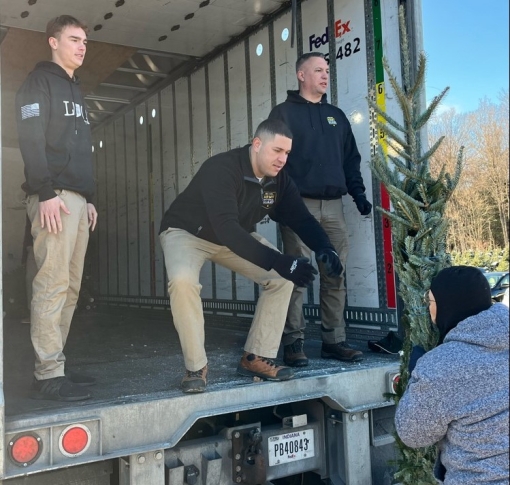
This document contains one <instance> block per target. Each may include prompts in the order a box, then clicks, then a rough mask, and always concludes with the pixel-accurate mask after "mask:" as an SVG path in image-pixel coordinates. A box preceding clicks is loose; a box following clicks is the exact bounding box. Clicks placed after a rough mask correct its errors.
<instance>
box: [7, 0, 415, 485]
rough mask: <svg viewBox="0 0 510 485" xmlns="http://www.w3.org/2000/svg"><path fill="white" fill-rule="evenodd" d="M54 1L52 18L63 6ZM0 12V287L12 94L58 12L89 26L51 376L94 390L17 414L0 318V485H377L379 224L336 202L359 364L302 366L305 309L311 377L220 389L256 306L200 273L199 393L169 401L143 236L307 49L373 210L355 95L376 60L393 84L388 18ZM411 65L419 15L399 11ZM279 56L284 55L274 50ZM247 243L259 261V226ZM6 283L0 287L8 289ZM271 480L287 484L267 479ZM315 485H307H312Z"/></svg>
mask: <svg viewBox="0 0 510 485" xmlns="http://www.w3.org/2000/svg"><path fill="white" fill-rule="evenodd" d="M64 3H65V4H64ZM291 3H294V2H288V1H283V0H244V1H241V0H170V1H160V0H144V1H141V0H126V1H124V0H118V1H116V2H115V1H114V0H109V1H105V0H88V1H87V2H78V1H76V0H74V1H67V2H62V1H58V0H44V1H43V0H39V1H37V0H30V1H29V2H27V1H26V0H0V61H1V63H0V66H1V69H0V87H1V92H0V97H1V117H0V133H1V140H2V150H1V155H0V157H1V159H0V160H1V167H2V179H3V184H2V186H1V187H2V188H1V190H2V199H1V200H2V223H3V237H2V255H3V257H2V268H3V274H4V280H3V288H4V292H6V291H7V290H11V287H12V286H13V285H14V279H13V277H12V276H10V277H7V276H6V275H13V274H15V273H16V271H17V270H18V269H19V266H20V261H21V251H22V247H21V243H22V241H23V232H24V227H25V211H24V206H23V203H22V201H23V197H24V194H23V192H22V191H21V189H20V186H21V183H22V182H23V180H24V178H23V162H22V159H21V154H20V150H19V147H18V142H17V133H16V124H15V115H14V96H15V93H16V91H17V89H18V88H19V86H20V84H21V82H22V81H23V79H24V78H25V77H26V75H27V74H28V72H30V70H31V69H32V68H33V67H34V65H35V64H36V62H38V61H39V60H43V59H47V57H48V46H47V45H46V40H45V34H44V30H45V27H46V22H47V21H48V20H49V19H50V18H52V17H55V16H57V15H61V14H69V15H73V16H75V17H77V18H79V19H81V20H83V21H85V22H86V23H87V24H88V25H89V26H90V28H91V30H90V34H89V45H88V52H87V57H86V60H85V63H84V66H83V67H82V68H80V69H79V70H78V72H77V74H78V76H79V77H80V78H81V80H82V86H83V89H84V92H85V94H86V103H87V110H88V113H89V118H90V121H91V123H92V125H93V139H94V141H93V146H92V147H91V150H93V152H94V160H95V170H96V176H97V186H98V193H97V198H96V207H97V209H98V212H99V220H98V226H97V229H96V231H95V233H94V234H93V235H92V237H91V241H90V245H89V252H88V256H87V261H86V269H85V278H86V279H85V280H84V285H83V286H84V289H85V290H88V291H89V293H90V295H89V299H90V300H91V299H92V298H93V299H94V302H93V303H92V302H91V301H89V302H88V303H87V305H88V306H91V305H92V306H94V308H92V309H90V310H85V305H81V306H80V304H79V310H81V311H78V312H77V314H76V316H75V318H74V322H73V326H72V331H71V335H70V338H69V342H68V345H67V347H66V349H67V352H66V354H67V355H68V358H69V359H70V361H69V363H70V364H71V365H73V366H74V367H75V368H78V369H79V370H85V371H86V372H88V373H90V374H92V375H94V376H97V377H98V384H97V385H96V386H95V388H94V390H93V394H94V396H93V398H92V399H91V400H89V401H84V402H82V403H78V404H76V403H75V404H70V403H55V402H51V401H33V400H31V399H29V398H28V388H29V385H30V381H31V376H32V374H31V373H32V368H33V362H32V359H33V354H32V349H31V344H30V338H29V331H28V326H27V325H25V324H21V323H20V322H19V319H14V318H12V317H10V315H9V308H5V310H6V311H7V315H6V316H5V317H4V318H3V320H0V324H1V325H2V326H3V335H4V340H3V346H2V347H1V348H0V352H1V353H2V358H1V359H0V363H1V364H0V365H2V366H3V372H1V373H0V375H3V380H2V381H1V384H0V435H1V439H0V448H1V451H0V483H4V482H5V483H6V484H9V485H11V484H12V485H16V484H27V485H49V484H51V485H58V484H70V483H72V484H74V485H101V484H105V485H106V484H108V485H109V484H113V485H163V484H171V485H183V484H190V485H191V484H202V485H230V484H232V483H241V484H252V485H257V484H271V483H275V481H276V480H278V479H280V481H278V483H279V484H282V483H289V484H290V483H297V482H296V481H293V480H297V478H296V477H301V479H300V481H299V483H307V484H315V483H329V484H334V485H340V484H347V485H368V484H376V485H379V484H380V485H382V484H385V483H389V482H388V477H389V474H390V470H389V468H388V467H389V465H388V464H387V461H388V459H391V458H394V448H393V444H392V443H393V436H392V434H391V433H392V430H393V425H392V421H393V402H392V400H391V399H389V398H388V397H387V394H386V393H388V392H391V390H392V384H393V379H394V378H395V376H396V375H397V374H398V371H399V359H398V356H394V355H388V354H376V353H372V352H370V351H369V349H368V347H367V341H368V340H378V339H380V338H382V337H384V336H386V335H387V334H388V332H390V331H393V332H399V331H400V329H399V325H398V312H397V297H396V287H395V286H396V284H395V275H394V272H393V265H392V260H391V233H390V228H389V225H388V224H387V222H388V221H386V220H384V219H383V218H382V217H381V216H380V214H379V213H378V212H377V211H374V212H373V214H372V215H371V216H369V217H360V216H359V213H358V212H357V211H356V208H355V205H354V203H353V202H352V200H351V199H350V197H347V198H346V200H345V208H346V209H345V210H346V218H347V220H348V225H349V231H350V254H349V261H348V265H347V269H346V271H347V280H348V306H347V310H346V321H347V331H348V337H349V340H350V341H351V342H353V343H354V344H355V345H356V346H357V347H358V348H360V349H361V350H363V351H364V353H365V359H364V361H362V362H360V363H355V364H354V363H353V364H347V363H339V362H332V361H324V360H321V359H320V358H319V356H320V349H319V346H320V344H319V339H318V336H319V332H318V330H319V325H318V323H319V322H320V313H319V306H318V298H317V291H316V290H317V287H316V288H315V291H310V292H309V298H308V303H307V304H306V305H305V309H304V311H305V315H306V317H307V319H308V320H309V325H308V329H307V331H308V332H309V336H308V338H307V340H306V346H307V347H306V349H307V354H308V356H309V357H310V358H311V363H310V366H309V367H307V368H305V369H303V370H298V371H297V372H296V377H295V378H294V379H292V380H290V381H286V382H277V383H270V382H250V381H249V380H248V379H246V378H242V377H240V376H238V375H236V373H235V368H236V365H237V360H238V358H239V356H240V352H241V345H242V342H243V341H244V338H245V334H246V331H247V328H248V325H249V322H250V315H251V314H252V313H253V310H254V306H255V301H256V298H257V296H258V289H257V288H256V287H255V286H254V285H253V283H251V282H249V281H248V280H245V279H243V278H242V277H240V276H238V275H233V274H231V273H230V272H227V271H226V270H224V269H222V268H216V267H214V266H212V265H209V266H206V267H204V270H203V274H202V285H203V290H202V296H203V298H204V309H205V312H206V320H207V324H206V334H207V336H206V346H207V352H208V357H209V360H210V369H211V375H210V379H209V382H208V387H207V391H206V392H205V393H204V394H201V395H183V394H182V393H181V391H180V389H179V382H180V379H181V377H182V372H183V369H184V367H183V361H182V354H181V350H180V347H179V343H178V339H177V337H176V333H175V331H174V330H173V328H172V325H171V313H170V311H169V301H168V295H167V293H166V282H165V271H164V262H163V258H162V252H161V248H160V247H159V243H158V241H157V240H158V238H157V233H158V229H159V223H160V221H161V218H162V215H163V212H164V210H165V209H166V208H167V207H168V206H169V205H170V203H171V201H172V200H173V199H174V198H175V196H176V194H178V193H179V192H180V191H182V190H183V189H184V187H186V185H187V184H188V183H189V181H190V179H191V178H192V177H193V175H194V173H196V171H197V169H198V168H199V165H200V163H201V162H203V161H204V160H205V159H207V158H208V157H209V156H211V155H212V154H215V153H218V152H221V151H225V150H228V149H230V148H234V147H237V146H241V145H244V144H247V143H249V141H250V137H251V136H252V134H253V131H254V129H255V127H256V126H257V124H258V123H259V122H260V121H262V120H263V119H265V118H266V117H267V116H268V114H269V112H270V110H271V108H272V107H273V106H274V105H275V104H277V103H280V102H282V101H283V100H284V99H285V97H286V90H287V89H296V88H297V86H296V79H295V68H294V66H295V61H296V59H297V57H298V54H301V53H303V52H308V51H320V52H323V53H325V54H327V55H328V58H329V61H330V69H331V74H332V75H331V83H330V92H329V94H328V98H329V100H330V101H331V102H332V103H333V104H335V105H338V106H339V107H341V108H342V109H343V111H344V112H345V113H346V114H347V116H348V117H349V119H350V120H351V122H352V126H353V130H354V135H355V137H356V140H357V144H358V148H359V150H360V153H361V155H362V174H363V178H364V180H365V185H366V186H367V195H368V198H369V200H371V201H373V202H374V205H383V206H385V207H387V204H388V203H389V202H388V197H387V196H385V194H384V191H382V190H381V187H380V185H379V183H378V182H376V181H375V179H373V178H372V176H371V173H370V170H369V166H368V162H369V160H370V156H371V152H372V151H373V150H375V149H376V146H377V144H378V133H377V131H376V130H375V128H374V124H373V121H374V118H375V115H374V113H373V112H372V111H371V110H370V109H369V107H368V103H367V97H372V98H373V99H375V100H376V101H377V103H378V104H379V105H380V106H381V107H382V108H383V109H385V110H387V111H388V112H390V113H391V114H392V116H393V117H395V118H396V119H400V114H399V111H398V108H397V105H396V101H395V99H394V98H393V96H392V95H385V94H386V90H387V89H389V87H385V81H384V80H385V74H384V72H383V71H382V62H381V61H382V56H383V55H384V56H385V57H386V58H387V59H388V61H389V63H390V65H391V66H392V69H393V72H394V73H396V75H397V76H398V75H399V73H400V66H401V54H400V42H399V35H400V34H399V27H398V5H399V3H401V2H399V1H397V0H370V1H369V0H365V1H364V2H363V1H358V0H307V1H302V2H299V1H298V2H295V3H296V5H295V10H294V11H293V9H292V8H291ZM405 6H406V8H407V12H406V16H407V24H408V30H409V34H410V40H411V45H412V48H413V50H414V51H418V50H420V48H421V26H420V24H419V19H420V15H421V12H420V2H405ZM293 39H294V42H293V43H292V40H293ZM259 231H260V232H261V233H263V234H264V236H265V237H267V238H268V239H269V240H271V241H272V242H273V243H276V244H278V242H279V241H278V234H277V228H276V227H275V225H274V224H273V223H271V222H269V221H263V223H261V224H260V225H259ZM9 278H11V279H9ZM283 479H286V480H287V481H284V480H283ZM321 480H324V481H321Z"/></svg>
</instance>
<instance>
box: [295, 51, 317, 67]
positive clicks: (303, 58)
mask: <svg viewBox="0 0 510 485" xmlns="http://www.w3.org/2000/svg"><path fill="white" fill-rule="evenodd" d="M312 57H320V58H321V59H324V54H322V53H321V52H308V53H306V54H303V55H301V56H299V57H298V60H297V61H296V72H298V71H299V70H300V69H301V66H302V65H303V64H304V63H305V62H306V61H307V60H308V59H311V58H312Z"/></svg>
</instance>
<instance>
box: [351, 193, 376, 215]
mask: <svg viewBox="0 0 510 485" xmlns="http://www.w3.org/2000/svg"><path fill="white" fill-rule="evenodd" d="M354 203H355V204H356V207H357V208H358V210H359V213H360V214H361V215H362V216H368V214H370V212H371V211H372V204H371V203H370V202H368V200H367V198H366V197H365V194H359V195H357V196H356V197H354Z"/></svg>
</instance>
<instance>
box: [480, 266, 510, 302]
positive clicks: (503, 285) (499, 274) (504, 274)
mask: <svg viewBox="0 0 510 485" xmlns="http://www.w3.org/2000/svg"><path fill="white" fill-rule="evenodd" d="M483 275H484V276H485V277H486V278H487V281H488V282H489V285H490V287H491V296H492V300H493V301H499V302H501V301H503V297H504V296H505V291H506V290H507V289H508V286H509V281H510V276H509V273H508V271H493V272H491V273H484V274H483Z"/></svg>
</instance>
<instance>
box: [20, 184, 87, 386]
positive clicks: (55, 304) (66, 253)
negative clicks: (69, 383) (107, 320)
mask: <svg viewBox="0 0 510 485" xmlns="http://www.w3.org/2000/svg"><path fill="white" fill-rule="evenodd" d="M56 192H57V194H59V196H60V198H61V199H62V200H63V201H64V203H65V205H66V207H67V208H68V209H69V211H70V212H71V214H70V215H67V214H65V213H64V212H62V211H61V212H60V216H61V218H62V232H59V233H58V234H55V233H51V234H50V233H49V232H48V230H47V228H46V227H45V228H44V229H41V221H40V217H39V196H37V195H31V196H30V197H29V198H28V199H27V212H28V217H29V218H30V221H31V223H32V237H33V239H34V257H35V263H36V266H37V274H36V275H35V277H34V280H33V282H32V304H31V314H30V334H31V337H32V345H33V346H34V351H35V372H34V375H35V377H36V379H38V380H43V379H51V378H53V377H59V376H63V375H64V363H65V356H64V346H65V344H66V340H67V335H68V334H69V328H70V326H71V320H72V318H73V313H74V310H75V308H76V302H77V300H78V296H79V293H80V286H81V279H82V274H83V264H84V260H85V253H86V251H87V243H88V240H89V227H88V214H87V202H86V200H85V198H84V197H82V196H81V195H79V194H77V193H75V192H71V191H68V190H62V191H59V190H57V191H56Z"/></svg>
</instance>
